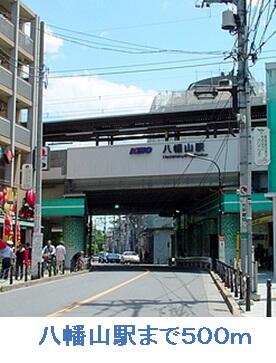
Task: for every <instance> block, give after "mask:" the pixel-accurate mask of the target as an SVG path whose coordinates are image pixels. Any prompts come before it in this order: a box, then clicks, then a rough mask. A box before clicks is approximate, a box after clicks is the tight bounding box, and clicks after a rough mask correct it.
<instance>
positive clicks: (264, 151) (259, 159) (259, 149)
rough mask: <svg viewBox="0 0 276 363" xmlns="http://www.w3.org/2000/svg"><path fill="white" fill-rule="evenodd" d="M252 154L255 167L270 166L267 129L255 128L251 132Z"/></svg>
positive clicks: (268, 131)
mask: <svg viewBox="0 0 276 363" xmlns="http://www.w3.org/2000/svg"><path fill="white" fill-rule="evenodd" d="M252 136H253V145H252V154H253V162H254V164H256V165H260V166H263V165H269V164H270V130H269V128H267V127H255V128H254V130H253V135H252Z"/></svg>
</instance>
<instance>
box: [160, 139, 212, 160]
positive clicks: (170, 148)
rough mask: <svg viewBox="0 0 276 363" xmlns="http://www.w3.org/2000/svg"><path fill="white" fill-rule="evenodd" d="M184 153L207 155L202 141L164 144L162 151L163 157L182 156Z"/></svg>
mask: <svg viewBox="0 0 276 363" xmlns="http://www.w3.org/2000/svg"><path fill="white" fill-rule="evenodd" d="M186 153H193V154H196V155H201V156H207V154H206V153H205V145H204V142H194V143H193V142H189V143H179V144H165V145H164V149H163V152H162V154H163V159H174V158H184V157H185V156H186V155H185V154H186Z"/></svg>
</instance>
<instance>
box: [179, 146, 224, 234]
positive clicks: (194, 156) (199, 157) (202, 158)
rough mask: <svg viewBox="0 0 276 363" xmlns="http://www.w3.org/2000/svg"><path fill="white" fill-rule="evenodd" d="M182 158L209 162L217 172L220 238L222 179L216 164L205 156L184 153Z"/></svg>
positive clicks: (219, 228) (220, 228)
mask: <svg viewBox="0 0 276 363" xmlns="http://www.w3.org/2000/svg"><path fill="white" fill-rule="evenodd" d="M184 157H189V158H192V159H201V160H205V161H209V162H210V163H212V164H214V165H215V167H216V168H217V171H218V187H219V214H218V235H219V236H221V233H222V223H221V222H222V221H221V213H222V193H221V190H222V179H221V171H220V167H219V165H218V163H217V162H216V161H214V160H213V159H209V158H206V157H205V156H201V155H197V154H193V153H185V154H184Z"/></svg>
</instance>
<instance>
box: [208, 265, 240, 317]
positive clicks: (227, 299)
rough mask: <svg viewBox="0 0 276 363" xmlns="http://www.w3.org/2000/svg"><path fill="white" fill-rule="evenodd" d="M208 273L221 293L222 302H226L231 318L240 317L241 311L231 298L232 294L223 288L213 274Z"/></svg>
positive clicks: (219, 280) (221, 283) (216, 276)
mask: <svg viewBox="0 0 276 363" xmlns="http://www.w3.org/2000/svg"><path fill="white" fill-rule="evenodd" d="M209 272H210V275H211V277H212V279H213V281H214V283H215V284H216V286H217V288H218V290H219V292H220V293H221V295H222V297H223V299H224V301H225V302H226V305H227V306H228V309H229V310H230V312H231V314H232V315H233V316H236V317H240V316H241V312H242V311H241V309H240V306H239V305H238V304H237V302H236V301H235V299H234V297H233V296H232V294H231V293H230V292H229V291H228V290H227V289H226V288H225V287H224V284H223V282H222V281H221V279H220V278H219V276H218V275H217V274H216V273H215V272H213V271H209Z"/></svg>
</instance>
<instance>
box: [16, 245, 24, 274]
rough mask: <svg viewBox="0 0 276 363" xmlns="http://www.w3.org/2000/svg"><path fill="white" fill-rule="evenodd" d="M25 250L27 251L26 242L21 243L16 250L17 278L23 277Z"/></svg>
mask: <svg viewBox="0 0 276 363" xmlns="http://www.w3.org/2000/svg"><path fill="white" fill-rule="evenodd" d="M24 251H25V246H24V244H20V245H19V246H18V248H17V249H16V252H15V257H16V262H15V278H16V280H18V278H20V280H22V279H23V267H24V264H23V259H24Z"/></svg>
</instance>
